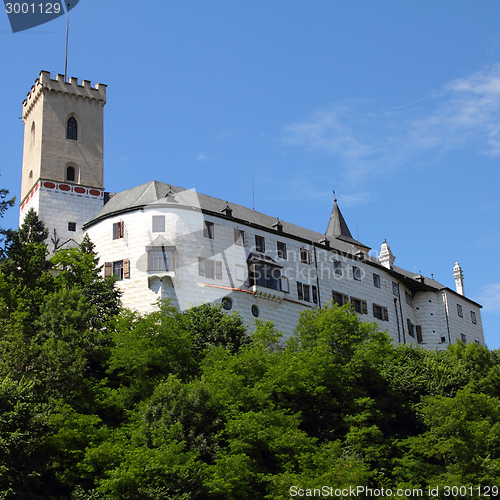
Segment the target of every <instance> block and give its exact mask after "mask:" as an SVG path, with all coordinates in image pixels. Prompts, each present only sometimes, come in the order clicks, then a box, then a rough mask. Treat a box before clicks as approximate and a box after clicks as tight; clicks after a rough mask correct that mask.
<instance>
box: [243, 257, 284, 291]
mask: <svg viewBox="0 0 500 500" xmlns="http://www.w3.org/2000/svg"><path fill="white" fill-rule="evenodd" d="M249 274H250V286H253V285H258V286H263V287H264V288H271V289H272V290H281V269H280V268H279V267H277V266H273V265H270V264H267V263H264V262H254V263H251V264H250V273H249Z"/></svg>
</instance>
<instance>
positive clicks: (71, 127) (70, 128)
mask: <svg viewBox="0 0 500 500" xmlns="http://www.w3.org/2000/svg"><path fill="white" fill-rule="evenodd" d="M77 138H78V125H77V123H76V119H75V117H74V116H70V117H69V118H68V123H67V126H66V139H71V140H73V141H76V140H77Z"/></svg>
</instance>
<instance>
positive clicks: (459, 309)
mask: <svg viewBox="0 0 500 500" xmlns="http://www.w3.org/2000/svg"><path fill="white" fill-rule="evenodd" d="M457 314H458V315H459V316H460V317H461V318H463V317H464V312H463V310H462V306H461V305H460V304H457Z"/></svg>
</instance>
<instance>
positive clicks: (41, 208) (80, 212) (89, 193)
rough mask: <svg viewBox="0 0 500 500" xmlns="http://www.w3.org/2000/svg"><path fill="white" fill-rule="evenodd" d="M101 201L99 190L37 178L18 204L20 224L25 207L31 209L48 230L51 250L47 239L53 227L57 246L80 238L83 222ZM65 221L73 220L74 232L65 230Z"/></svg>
mask: <svg viewBox="0 0 500 500" xmlns="http://www.w3.org/2000/svg"><path fill="white" fill-rule="evenodd" d="M103 203H104V192H103V191H102V190H98V189H93V188H87V187H83V186H78V185H74V184H69V183H55V182H52V181H44V180H40V181H39V182H38V183H37V184H36V185H35V186H34V188H33V189H32V190H31V192H30V195H29V196H28V197H27V198H26V200H25V201H24V202H23V203H22V205H21V210H20V223H21V224H22V222H23V220H24V217H25V216H26V213H27V212H28V211H29V209H30V208H33V209H34V210H35V211H36V212H37V213H38V216H39V217H40V218H41V219H42V220H43V222H44V224H45V226H46V227H47V229H48V230H49V238H48V248H49V251H53V249H54V246H53V244H52V241H51V238H53V236H54V229H56V232H57V238H58V239H59V244H58V246H61V245H62V244H63V243H65V242H66V241H68V240H70V239H73V240H75V241H77V242H79V241H81V240H82V238H83V235H84V231H83V230H82V226H83V224H84V223H85V222H87V221H88V220H89V219H92V218H93V217H94V216H95V215H96V214H97V212H99V210H100V209H101V208H102V206H103ZM68 222H75V223H76V231H68Z"/></svg>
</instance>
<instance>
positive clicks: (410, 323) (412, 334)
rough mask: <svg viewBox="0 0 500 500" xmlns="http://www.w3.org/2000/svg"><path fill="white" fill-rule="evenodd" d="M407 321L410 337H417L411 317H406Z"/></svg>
mask: <svg viewBox="0 0 500 500" xmlns="http://www.w3.org/2000/svg"><path fill="white" fill-rule="evenodd" d="M406 323H407V325H408V335H409V336H410V337H413V338H415V326H414V325H413V323H412V322H411V321H410V318H407V319H406Z"/></svg>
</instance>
